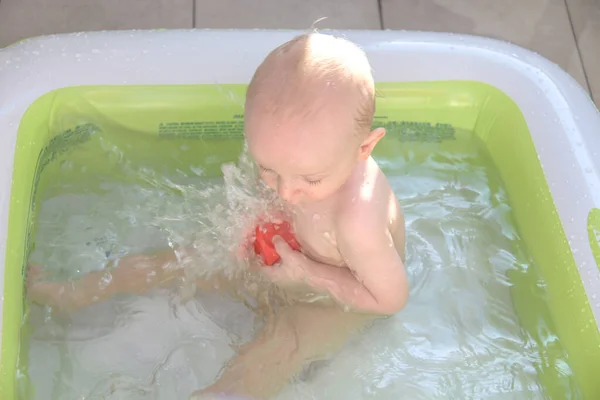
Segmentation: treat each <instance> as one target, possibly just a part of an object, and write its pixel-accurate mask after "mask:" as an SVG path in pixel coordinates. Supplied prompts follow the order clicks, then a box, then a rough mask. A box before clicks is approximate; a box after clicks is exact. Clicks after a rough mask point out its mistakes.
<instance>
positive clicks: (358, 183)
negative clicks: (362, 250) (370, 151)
mask: <svg viewBox="0 0 600 400" xmlns="http://www.w3.org/2000/svg"><path fill="white" fill-rule="evenodd" d="M349 183H350V185H348V187H347V188H346V190H344V192H343V193H342V196H341V198H340V201H339V207H338V209H337V211H336V214H337V218H336V220H337V222H338V225H341V226H342V227H346V228H349V227H348V226H347V225H348V224H352V225H353V226H354V227H356V225H358V226H363V227H366V226H367V225H368V226H372V225H376V226H380V224H388V222H389V220H390V215H389V214H390V210H391V209H392V208H394V207H395V204H397V200H396V196H395V194H394V192H393V191H392V188H391V186H390V184H389V182H388V180H387V178H386V176H385V174H384V173H383V171H381V169H380V168H379V166H378V165H377V163H376V162H375V161H374V160H372V159H370V160H368V161H366V162H365V164H364V165H363V166H362V170H360V171H357V174H356V175H355V177H354V179H353V180H352V182H349Z"/></svg>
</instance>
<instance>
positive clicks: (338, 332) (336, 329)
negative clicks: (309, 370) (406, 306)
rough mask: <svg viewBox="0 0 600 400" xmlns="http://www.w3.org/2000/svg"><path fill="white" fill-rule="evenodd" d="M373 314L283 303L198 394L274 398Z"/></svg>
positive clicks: (329, 307)
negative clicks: (214, 381) (257, 332)
mask: <svg viewBox="0 0 600 400" xmlns="http://www.w3.org/2000/svg"><path fill="white" fill-rule="evenodd" d="M372 318H373V317H372V316H368V315H364V314H356V313H350V312H344V311H342V310H340V309H339V308H337V307H334V306H323V305H316V304H306V303H303V304H302V303H300V304H294V305H290V306H287V307H285V308H282V309H280V310H279V311H278V312H277V313H273V314H271V316H270V317H269V318H268V320H267V323H266V325H265V327H264V328H263V330H262V331H261V332H260V334H259V335H258V337H257V338H256V339H255V340H254V341H253V342H251V343H249V344H247V345H246V346H244V347H242V348H241V349H240V351H239V353H238V355H237V356H236V357H235V358H234V359H233V360H231V361H230V362H229V364H228V365H227V366H226V367H225V369H224V370H223V372H222V375H221V377H220V378H219V380H218V381H217V382H216V383H214V384H213V385H211V386H210V387H208V388H206V389H204V390H201V391H199V392H197V393H195V394H196V395H199V397H198V398H203V396H206V395H207V394H209V393H210V394H229V395H233V394H235V395H244V396H250V398H252V399H265V398H270V397H272V396H274V395H276V394H277V393H278V392H279V391H281V390H282V389H283V388H284V387H285V386H286V385H287V384H288V382H289V381H290V379H291V378H292V377H294V376H295V375H297V374H299V373H300V372H302V369H303V368H304V367H305V366H306V365H307V363H308V362H310V361H315V360H322V359H327V358H329V357H330V356H332V355H334V354H335V353H336V352H338V351H339V350H340V349H341V348H342V346H343V345H344V343H346V341H347V339H348V338H349V337H350V335H352V334H353V333H355V332H357V331H359V330H360V329H362V328H364V327H365V326H366V324H367V323H368V322H369V321H371V320H372ZM206 398H210V396H209V397H206Z"/></svg>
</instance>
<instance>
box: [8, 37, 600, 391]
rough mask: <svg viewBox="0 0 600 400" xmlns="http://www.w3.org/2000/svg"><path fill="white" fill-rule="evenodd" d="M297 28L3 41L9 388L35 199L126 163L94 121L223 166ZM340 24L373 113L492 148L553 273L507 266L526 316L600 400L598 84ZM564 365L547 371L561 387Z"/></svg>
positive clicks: (470, 44)
mask: <svg viewBox="0 0 600 400" xmlns="http://www.w3.org/2000/svg"><path fill="white" fill-rule="evenodd" d="M297 33H298V32H292V31H139V32H138V31H136V32H101V33H89V34H72V35H58V36H48V37H40V38H35V39H30V40H26V41H24V42H21V43H18V44H16V45H13V46H11V47H8V48H5V49H3V50H0V135H1V138H2V139H1V140H2V146H0V152H1V153H2V155H1V157H0V253H2V254H3V255H4V256H3V257H1V258H0V287H1V288H2V293H3V295H2V307H1V311H0V321H1V326H2V330H1V346H2V348H1V349H2V351H1V359H0V363H1V368H2V371H1V386H0V393H1V394H2V395H1V396H0V397H2V398H3V399H14V398H18V395H17V393H19V392H20V389H19V387H18V386H19V385H18V384H17V382H20V381H19V380H17V378H16V376H17V371H19V370H20V371H25V370H26V368H20V367H23V366H20V365H19V362H18V360H19V352H23V351H26V350H25V347H26V346H22V345H20V335H21V334H20V328H21V322H22V318H23V314H24V312H25V311H26V307H27V305H26V303H25V302H24V300H23V292H24V291H23V281H24V273H25V263H26V258H27V255H28V254H29V253H30V251H31V248H32V246H33V245H34V243H33V239H32V238H33V237H34V232H35V215H36V211H37V207H36V203H37V202H38V201H40V200H43V199H41V198H40V196H41V194H40V193H42V192H47V191H44V190H41V189H40V188H42V189H43V188H44V187H45V186H48V182H51V180H52V176H53V175H54V174H58V173H59V172H60V173H63V174H64V173H67V174H70V179H71V181H72V182H79V184H80V186H81V187H85V185H86V180H85V177H84V175H83V174H81V172H78V171H75V170H72V171H71V170H69V171H67V172H65V171H64V170H65V168H63V166H64V165H63V164H64V160H65V157H69V159H77V158H79V159H80V160H89V163H88V164H86V167H87V168H88V171H87V173H88V174H89V171H95V172H97V173H98V174H111V171H113V170H114V166H115V165H117V164H118V162H119V160H118V159H107V158H102V157H100V156H98V154H97V153H95V151H96V150H97V149H99V148H100V147H101V146H103V145H105V144H106V143H104V142H102V141H101V140H100V139H99V138H101V135H97V134H95V133H97V132H102V131H103V130H110V129H111V128H114V127H118V128H119V131H123V132H126V133H127V134H124V135H121V136H119V137H118V138H116V139H114V140H115V141H116V142H118V145H119V146H121V147H122V148H131V147H135V148H136V150H137V151H136V152H135V153H132V154H131V155H130V156H131V157H132V159H133V162H136V163H138V164H139V165H143V164H144V163H146V162H152V163H156V164H158V163H162V164H164V166H165V168H166V169H171V170H173V169H177V168H179V167H181V166H182V165H186V164H191V163H198V162H199V161H198V160H205V162H204V165H203V167H204V169H205V172H206V173H208V174H214V175H217V174H220V169H219V165H220V164H221V163H222V162H225V161H233V160H235V159H236V158H237V155H238V154H239V151H240V149H241V143H242V130H243V105H242V103H241V101H240V99H243V93H244V90H245V86H244V85H245V84H246V83H247V82H248V81H249V80H250V78H251V76H252V74H253V72H254V69H255V67H256V66H257V65H258V64H259V63H260V62H261V60H262V59H263V57H264V56H265V55H266V54H267V53H268V52H269V51H270V50H271V49H272V48H274V47H276V46H277V45H279V44H281V43H282V42H284V41H286V40H288V39H289V38H291V37H292V36H294V35H296V34H297ZM337 33H338V34H342V35H345V36H346V37H348V38H349V39H350V40H353V41H355V42H356V43H358V44H359V45H361V46H362V47H363V48H364V49H365V51H366V52H367V54H368V56H369V58H370V60H371V63H372V66H373V69H374V74H375V78H376V81H377V85H378V92H379V99H378V110H377V116H376V123H377V124H380V125H385V126H388V129H391V128H393V127H394V126H397V125H405V126H406V125H408V126H413V127H415V129H413V132H415V134H414V135H413V136H411V137H405V138H404V139H403V143H405V145H410V142H411V141H430V142H435V143H441V144H442V145H444V146H447V149H448V151H452V148H453V146H459V143H460V141H461V140H462V139H461V138H460V137H458V136H460V135H458V134H456V135H455V133H454V132H467V133H464V134H463V135H467V134H468V135H471V136H474V137H476V138H477V140H479V142H481V143H482V144H483V146H484V147H485V149H486V151H487V153H488V154H489V158H490V160H491V162H492V163H493V164H494V165H495V168H496V169H497V170H498V171H499V174H500V176H501V179H502V181H503V183H504V185H505V187H506V191H507V193H508V197H509V199H510V204H511V207H512V210H513V218H514V220H515V223H516V226H517V227H518V230H519V233H520V235H521V236H522V238H523V240H524V242H525V243H526V246H527V248H528V251H529V253H530V254H531V257H532V258H533V259H534V261H535V264H536V265H537V266H538V268H539V274H540V275H541V277H542V278H543V279H544V282H545V285H546V290H547V296H546V297H547V298H546V303H547V305H545V306H544V307H546V308H543V307H541V306H540V305H539V304H538V303H537V302H535V301H532V300H531V298H532V292H533V291H535V287H536V285H537V282H536V281H535V280H533V278H531V277H529V276H528V274H522V275H519V276H514V277H512V278H511V281H512V286H511V289H510V290H511V297H512V302H513V304H514V308H515V310H516V312H517V314H518V316H519V319H520V322H521V325H522V327H523V329H524V330H526V331H528V332H529V333H530V334H531V335H532V336H533V337H537V336H536V335H537V334H538V333H536V332H537V331H538V329H539V321H541V320H546V319H548V320H550V321H552V324H553V325H554V327H555V332H556V336H557V337H558V339H559V341H560V343H561V344H562V346H563V347H564V349H565V351H566V353H567V354H568V360H569V365H570V367H571V369H572V370H573V373H574V376H575V377H576V379H577V382H578V384H579V386H580V387H581V390H582V392H583V394H584V395H585V398H588V399H598V398H600V382H599V381H598V379H597V368H598V367H600V330H599V327H600V273H599V270H598V267H599V266H600V114H599V113H598V110H597V109H596V107H595V106H594V104H593V103H592V101H591V100H590V98H589V96H588V95H587V93H586V92H585V91H584V90H583V89H582V88H581V87H580V86H579V85H578V84H577V83H576V82H575V80H574V79H573V78H571V77H570V76H569V75H568V74H566V73H565V72H564V71H562V70H561V69H560V68H559V67H557V66H556V65H554V64H553V63H551V62H549V61H548V60H546V59H544V58H543V57H541V56H539V55H537V54H534V53H532V52H530V51H527V50H524V49H521V48H519V47H516V46H513V45H510V44H507V43H503V42H498V41H494V40H490V39H484V38H478V37H468V36H460V35H450V34H439V33H410V32H392V31H376V32H362V31H348V32H337ZM419 127H425V128H423V129H419ZM447 127H451V128H452V129H446V128H447ZM182 144H185V149H186V150H185V151H181V149H182V148H183V147H182ZM175 151H178V153H177V154H178V156H177V157H172V156H170V155H172V154H174V153H173V152H175ZM379 151H381V152H388V153H390V152H393V151H394V150H393V146H390V147H385V146H384V147H383V148H382V149H381V150H379ZM61 171H62V172H61ZM48 187H49V186H48ZM65 190H68V189H65ZM546 309H547V310H549V312H546V311H544V310H546ZM546 314H547V315H546ZM21 358H23V357H21ZM550 362H551V360H550ZM556 370H557V369H555V368H547V369H544V368H541V369H540V370H539V371H538V374H539V380H540V382H542V384H543V386H544V387H545V390H546V391H547V393H548V394H549V396H550V397H551V398H556V397H552V393H553V390H554V384H555V383H554V382H555V375H553V374H555V373H556ZM21 389H22V388H21Z"/></svg>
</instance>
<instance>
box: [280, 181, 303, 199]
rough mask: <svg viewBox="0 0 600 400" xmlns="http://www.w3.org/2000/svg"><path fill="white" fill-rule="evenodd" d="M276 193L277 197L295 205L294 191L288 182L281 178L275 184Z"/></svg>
mask: <svg viewBox="0 0 600 400" xmlns="http://www.w3.org/2000/svg"><path fill="white" fill-rule="evenodd" d="M277 193H279V197H281V198H282V199H283V200H285V201H287V202H288V203H290V204H295V202H296V198H297V197H298V196H296V190H295V189H294V186H293V184H292V183H291V182H289V181H284V180H283V179H281V178H279V180H278V182H277Z"/></svg>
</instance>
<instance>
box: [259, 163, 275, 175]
mask: <svg viewBox="0 0 600 400" xmlns="http://www.w3.org/2000/svg"><path fill="white" fill-rule="evenodd" d="M259 168H260V171H261V172H265V173H269V172H273V170H272V169H269V168H266V167H263V166H262V165H259Z"/></svg>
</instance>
